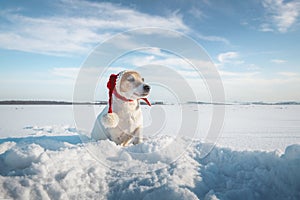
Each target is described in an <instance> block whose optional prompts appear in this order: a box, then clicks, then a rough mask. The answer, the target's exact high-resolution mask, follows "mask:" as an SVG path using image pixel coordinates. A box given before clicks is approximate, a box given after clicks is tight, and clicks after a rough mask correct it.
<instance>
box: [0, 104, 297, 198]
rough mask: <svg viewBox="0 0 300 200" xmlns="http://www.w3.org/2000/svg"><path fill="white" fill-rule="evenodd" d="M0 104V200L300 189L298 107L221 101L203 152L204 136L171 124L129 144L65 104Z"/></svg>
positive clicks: (273, 194) (247, 194) (263, 193)
mask: <svg viewBox="0 0 300 200" xmlns="http://www.w3.org/2000/svg"><path fill="white" fill-rule="evenodd" d="M21 108H22V109H21ZM0 109H1V111H3V112H1V115H2V116H1V119H6V120H7V121H6V122H3V121H1V122H0V125H1V126H0V128H1V129H0V133H1V135H0V136H1V139H0V199H11V198H12V199H133V198H134V199H147V200H149V199H156V200H159V199H206V200H208V199H211V200H213V199H299V198H300V174H299V173H298V171H299V169H300V139H299V130H300V128H299V119H300V118H299V109H300V108H299V107H297V106H284V107H282V108H279V107H278V106H240V105H237V106H228V107H227V110H226V119H225V124H224V128H223V133H222V135H221V137H220V138H219V140H218V142H217V146H216V147H215V148H213V149H212V151H211V152H210V153H209V154H208V155H206V156H205V157H203V149H206V147H207V146H209V145H210V144H207V143H203V140H202V139H201V138H187V137H183V138H179V137H176V135H174V134H172V133H170V134H155V135H149V136H151V137H149V138H148V139H147V140H146V141H145V142H144V143H142V144H139V145H135V146H129V147H120V146H118V145H116V144H115V143H113V142H111V141H108V140H105V141H97V142H96V141H92V140H90V138H89V137H88V136H87V135H83V134H82V133H81V132H80V131H78V130H77V129H76V128H75V125H74V122H72V120H71V119H70V118H71V117H70V118H69V114H70V115H71V114H72V112H71V109H70V107H68V106H63V107H59V108H57V107H55V108H53V107H50V108H49V107H46V106H45V107H39V108H37V107H34V106H28V107H27V106H20V107H17V109H15V107H13V106H10V107H1V108H0ZM101 109H102V108H99V111H101ZM169 109H171V106H170V108H169ZM185 109H190V111H191V112H194V111H195V110H197V109H200V110H201V111H200V113H201V114H200V116H199V117H200V121H202V122H208V121H209V119H208V118H209V117H207V116H209V114H210V110H211V107H210V106H208V105H201V106H199V107H198V106H197V107H193V106H191V105H186V108H185ZM59 112H64V113H62V114H61V115H60V113H59ZM144 112H145V113H144V114H145V115H146V117H145V118H146V120H148V119H150V118H153V116H151V113H150V115H149V113H147V112H149V110H147V111H145V110H144ZM41 113H43V115H41ZM55 113H56V114H55ZM15 115H18V116H15ZM37 115H38V116H37ZM25 116H27V118H26V119H24V117H25ZM18 118H19V119H21V121H14V120H16V119H18ZM30 118H31V119H30ZM45 118H47V119H45ZM62 118H63V119H62ZM202 119H203V120H202ZM152 120H154V119H152ZM255 120H256V121H255ZM234 122H236V123H234ZM147 123H148V124H151V123H149V121H148V122H147ZM14 124H16V126H15V125H14ZM167 127H170V126H169V125H168V126H167ZM207 127H208V126H206V125H205V126H203V127H200V128H199V130H200V131H203V132H204V131H205V130H206V129H207ZM150 129H151V127H149V129H148V130H150ZM10 130H12V132H11V134H10ZM18 131H19V132H18ZM165 131H166V132H168V131H174V130H171V129H170V130H165ZM261 140H262V141H261ZM258 141H260V142H258ZM270 141H271V142H273V143H271V144H269V142H270ZM252 142H254V143H256V144H252Z"/></svg>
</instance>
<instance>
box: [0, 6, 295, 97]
mask: <svg viewBox="0 0 300 200" xmlns="http://www.w3.org/2000/svg"><path fill="white" fill-rule="evenodd" d="M0 7H1V11H0V77H1V79H0V100H8V99H43V100H72V98H73V90H74V83H75V79H76V76H77V73H78V71H79V68H80V67H81V65H82V64H83V63H84V61H85V59H86V58H87V56H88V55H89V53H90V52H91V51H92V50H93V49H94V48H95V47H96V46H97V45H98V44H100V43H101V42H103V41H105V40H107V39H108V38H110V37H112V36H113V35H114V34H116V33H120V32H122V31H126V30H131V29H135V28H142V27H161V28H166V29H171V30H175V31H179V32H181V33H183V34H185V35H187V36H189V37H191V38H192V39H194V40H195V41H196V42H197V43H199V44H200V45H201V46H202V47H203V48H204V49H205V50H206V52H207V53H208V55H209V56H210V58H211V59H212V61H213V62H214V63H215V65H216V67H217V68H218V71H219V73H220V75H221V78H222V81H223V84H224V88H225V94H226V100H227V101H288V100H296V101H300V93H299V91H300V66H299V61H300V58H299V52H300V45H299V44H300V36H299V35H300V23H299V19H300V17H299V15H300V2H299V1H292V0H289V1H284V0H252V1H250V0H249V1H248V0H247V1H235V0H212V1H208V0H190V1H188V2H187V1H184V0H173V1H158V0H154V1H140V0H135V1H80V0H52V1H50V0H49V1H47V0H46V1H38V0H28V1H21V0H3V1H0ZM136 56H138V55H136ZM139 56H140V57H137V58H139V59H142V58H143V57H141V55H139ZM147 56H148V57H147V58H151V57H149V55H147ZM150 56H151V55H150ZM132 59H133V58H132ZM151 59H152V60H151ZM151 59H150V61H152V62H157V60H155V59H156V58H151ZM159 59H161V58H159ZM170 60H171V59H168V64H170V65H172V63H171V62H170ZM135 61H136V59H135ZM117 63H118V66H119V65H120V63H121V61H120V62H117ZM123 64H124V63H123ZM174 65H176V63H174ZM120 67H121V66H120ZM118 69H119V68H118ZM192 81H193V80H192V79H191V82H192ZM101 84H102V83H101ZM196 85H197V84H196V83H195V87H197V86H196ZM99 87H100V88H101V85H100V86H99ZM196 89H197V88H196ZM200 90H201V87H199V91H200ZM101 91H102V90H101ZM104 94H105V93H104V91H103V95H102V93H101V95H99V96H97V95H96V96H97V97H96V98H97V99H106V96H105V97H104V98H102V96H104ZM199 96H200V99H199V100H201V92H199ZM153 98H154V99H157V98H161V97H156V96H153ZM203 100H207V99H206V98H204V97H203Z"/></svg>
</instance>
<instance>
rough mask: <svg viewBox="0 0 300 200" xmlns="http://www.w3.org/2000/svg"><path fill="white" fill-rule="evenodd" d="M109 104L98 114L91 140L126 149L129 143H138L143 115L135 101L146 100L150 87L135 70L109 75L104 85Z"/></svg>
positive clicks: (139, 141) (141, 137)
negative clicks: (108, 140)
mask: <svg viewBox="0 0 300 200" xmlns="http://www.w3.org/2000/svg"><path fill="white" fill-rule="evenodd" d="M107 87H108V89H109V101H108V105H107V106H106V108H105V109H104V110H103V111H102V112H101V113H100V114H99V115H98V117H97V120H96V122H95V125H94V128H93V131H92V134H91V135H92V138H94V139H95V140H105V139H110V140H112V141H114V142H115V143H116V144H120V145H122V146H127V145H128V144H130V142H132V143H133V144H138V143H141V142H142V139H143V136H142V127H143V116H142V111H141V108H140V103H139V100H140V99H142V100H144V101H145V102H146V103H147V104H148V105H149V106H151V104H150V103H149V101H148V100H147V98H146V97H147V95H148V94H149V92H150V86H149V85H147V84H145V83H144V79H143V78H142V77H141V76H140V74H139V73H137V72H135V71H122V72H120V73H119V74H117V75H115V74H112V75H111V76H110V78H109V81H108V83H107Z"/></svg>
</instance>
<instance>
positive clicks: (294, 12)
mask: <svg viewBox="0 0 300 200" xmlns="http://www.w3.org/2000/svg"><path fill="white" fill-rule="evenodd" d="M263 6H264V8H265V9H266V12H267V16H268V18H270V20H271V22H268V23H264V25H263V27H262V29H261V30H262V31H271V30H273V28H271V25H273V26H275V27H276V29H277V30H278V31H279V32H281V33H284V32H287V31H288V29H289V28H290V27H291V26H292V25H294V24H295V23H296V21H297V19H298V16H299V13H300V2H299V1H284V0H264V1H263Z"/></svg>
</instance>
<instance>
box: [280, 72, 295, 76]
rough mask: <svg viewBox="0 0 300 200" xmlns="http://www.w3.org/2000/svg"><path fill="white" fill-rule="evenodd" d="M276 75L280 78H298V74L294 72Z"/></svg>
mask: <svg viewBox="0 0 300 200" xmlns="http://www.w3.org/2000/svg"><path fill="white" fill-rule="evenodd" d="M277 74H279V75H281V76H286V77H296V76H299V73H295V72H278V73H277Z"/></svg>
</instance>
